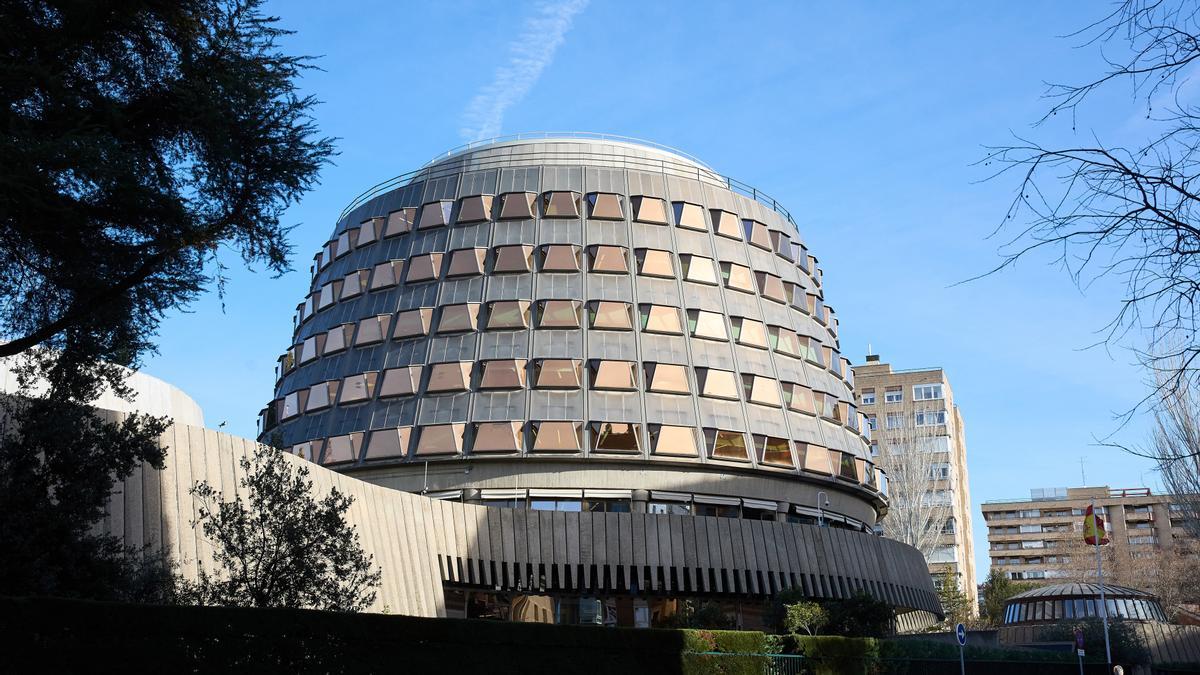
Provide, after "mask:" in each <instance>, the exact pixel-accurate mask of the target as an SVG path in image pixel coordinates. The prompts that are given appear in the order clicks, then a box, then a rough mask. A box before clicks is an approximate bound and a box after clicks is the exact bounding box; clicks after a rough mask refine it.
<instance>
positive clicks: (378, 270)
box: [370, 260, 404, 291]
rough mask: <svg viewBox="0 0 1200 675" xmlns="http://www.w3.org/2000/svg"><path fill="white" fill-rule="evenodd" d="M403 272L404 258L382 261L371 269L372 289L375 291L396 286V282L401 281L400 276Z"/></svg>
mask: <svg viewBox="0 0 1200 675" xmlns="http://www.w3.org/2000/svg"><path fill="white" fill-rule="evenodd" d="M403 273H404V261H403V260H389V261H387V262H381V263H379V264H378V265H376V266H375V269H373V270H372V271H371V285H370V289H371V290H372V291H375V290H378V289H380V288H387V287H389V286H395V285H396V284H398V283H400V277H401V275H402V274H403Z"/></svg>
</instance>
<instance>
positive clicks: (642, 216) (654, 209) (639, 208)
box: [634, 196, 667, 225]
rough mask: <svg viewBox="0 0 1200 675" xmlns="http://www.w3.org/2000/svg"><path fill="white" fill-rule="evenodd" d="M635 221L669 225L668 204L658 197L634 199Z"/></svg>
mask: <svg viewBox="0 0 1200 675" xmlns="http://www.w3.org/2000/svg"><path fill="white" fill-rule="evenodd" d="M634 220H635V221H637V222H648V223H652V225H667V210H666V203H665V202H664V201H662V199H660V198H658V197H643V196H636V197H634Z"/></svg>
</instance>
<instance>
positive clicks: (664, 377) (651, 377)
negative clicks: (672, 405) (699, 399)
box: [645, 363, 691, 394]
mask: <svg viewBox="0 0 1200 675" xmlns="http://www.w3.org/2000/svg"><path fill="white" fill-rule="evenodd" d="M645 370H646V391H651V392H655V393H658V394H687V393H689V392H691V389H690V388H689V387H688V378H687V366H680V365H674V364H668V363H647V364H646V365H645Z"/></svg>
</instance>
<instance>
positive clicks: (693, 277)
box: [679, 254, 717, 286]
mask: <svg viewBox="0 0 1200 675" xmlns="http://www.w3.org/2000/svg"><path fill="white" fill-rule="evenodd" d="M679 262H680V264H681V265H682V266H683V280H684V281H693V282H695V283H698V284H707V285H709V286H716V285H717V268H716V265H715V263H714V262H713V259H712V258H705V257H703V256H698V255H688V254H683V255H680V256H679Z"/></svg>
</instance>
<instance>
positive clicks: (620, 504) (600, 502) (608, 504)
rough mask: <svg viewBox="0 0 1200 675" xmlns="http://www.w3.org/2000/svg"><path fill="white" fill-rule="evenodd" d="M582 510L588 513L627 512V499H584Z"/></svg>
mask: <svg viewBox="0 0 1200 675" xmlns="http://www.w3.org/2000/svg"><path fill="white" fill-rule="evenodd" d="M583 510H584V511H587V512H588V513H629V510H630V509H629V500H628V499H585V500H583Z"/></svg>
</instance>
